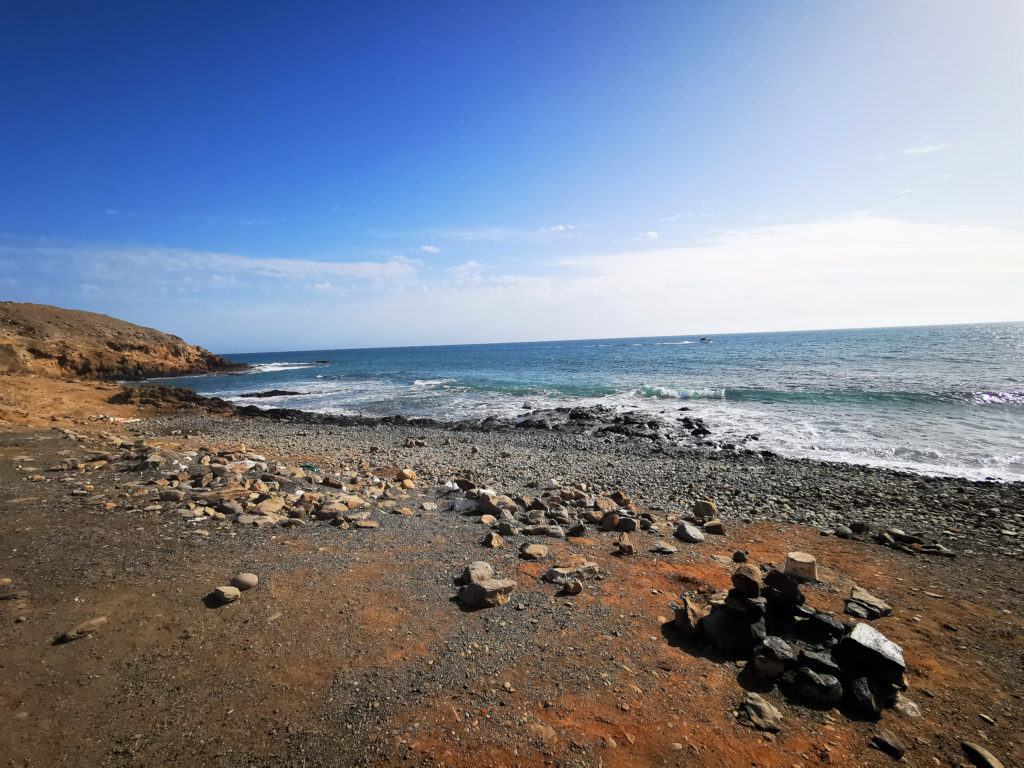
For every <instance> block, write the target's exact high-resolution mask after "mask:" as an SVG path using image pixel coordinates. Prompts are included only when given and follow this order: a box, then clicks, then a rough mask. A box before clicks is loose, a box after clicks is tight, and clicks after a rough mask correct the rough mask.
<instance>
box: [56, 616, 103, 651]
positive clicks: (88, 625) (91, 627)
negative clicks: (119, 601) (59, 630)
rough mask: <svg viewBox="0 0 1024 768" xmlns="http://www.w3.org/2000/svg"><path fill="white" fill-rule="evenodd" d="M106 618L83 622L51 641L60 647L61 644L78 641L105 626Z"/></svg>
mask: <svg viewBox="0 0 1024 768" xmlns="http://www.w3.org/2000/svg"><path fill="white" fill-rule="evenodd" d="M108 618H109V617H107V616H97V617H96V618H94V619H89V620H88V621H83V622H82V623H81V624H77V625H76V626H75V627H73V628H72V629H69V630H68V631H67V632H65V633H64V634H62V635H60V636H59V637H58V638H57V639H56V640H54V641H53V644H54V645H62V644H63V643H70V642H71V641H72V640H80V639H81V638H83V637H86V636H88V635H91V634H92V633H93V632H96V631H97V630H99V629H102V628H103V627H104V626H106V623H107V621H108Z"/></svg>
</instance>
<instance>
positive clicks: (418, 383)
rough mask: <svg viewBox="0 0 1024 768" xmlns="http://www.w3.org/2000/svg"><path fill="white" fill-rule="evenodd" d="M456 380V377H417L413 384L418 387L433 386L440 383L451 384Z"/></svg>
mask: <svg viewBox="0 0 1024 768" xmlns="http://www.w3.org/2000/svg"><path fill="white" fill-rule="evenodd" d="M454 381H455V379H416V381H414V382H413V385H414V386H417V387H433V386H437V385H438V384H451V383H452V382H454Z"/></svg>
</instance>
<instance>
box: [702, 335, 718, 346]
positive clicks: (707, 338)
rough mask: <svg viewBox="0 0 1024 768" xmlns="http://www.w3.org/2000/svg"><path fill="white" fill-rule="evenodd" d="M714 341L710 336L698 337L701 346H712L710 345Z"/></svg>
mask: <svg viewBox="0 0 1024 768" xmlns="http://www.w3.org/2000/svg"><path fill="white" fill-rule="evenodd" d="M714 341H715V340H714V339H712V338H711V337H710V336H701V337H700V343H701V344H712V343H714Z"/></svg>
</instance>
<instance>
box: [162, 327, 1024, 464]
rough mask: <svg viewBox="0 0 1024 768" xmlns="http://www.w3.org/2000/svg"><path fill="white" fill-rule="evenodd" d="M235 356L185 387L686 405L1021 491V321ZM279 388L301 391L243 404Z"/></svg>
mask: <svg viewBox="0 0 1024 768" xmlns="http://www.w3.org/2000/svg"><path fill="white" fill-rule="evenodd" d="M227 357H230V358H231V359H232V360H238V361H241V362H246V363H251V364H253V365H254V366H256V367H255V368H254V369H253V371H252V372H251V373H247V374H243V375H235V376H202V377H188V379H187V382H186V381H181V380H180V379H179V380H174V381H176V382H177V383H179V384H186V383H187V386H189V387H191V388H193V389H195V390H196V391H197V392H200V393H201V394H207V395H217V396H220V397H227V398H233V399H235V400H236V402H238V403H239V404H254V405H258V406H261V407H290V408H301V409H306V410H311V411H319V412H327V413H345V414H364V415H390V414H402V415H406V416H428V417H432V418H437V419H451V420H460V419H478V418H483V417H485V416H488V415H492V414H494V415H502V416H515V415H518V414H521V413H523V412H524V410H525V409H526V408H527V407H531V408H545V407H552V406H556V405H577V404H585V405H593V404H603V405H611V406H616V407H622V408H642V409H645V410H649V411H653V412H658V413H666V414H667V413H670V412H675V411H678V409H679V407H680V406H681V405H684V404H685V405H687V406H689V407H690V408H692V414H691V415H694V416H698V417H700V418H703V419H704V420H705V421H706V422H707V423H708V426H709V427H710V428H711V430H712V432H713V437H714V438H715V439H718V440H729V439H730V438H734V439H738V438H740V437H742V436H743V435H747V434H750V433H756V434H758V435H760V441H759V442H758V443H754V444H753V446H754V447H758V448H762V449H769V450H773V451H776V452H777V453H780V454H782V455H785V456H797V457H809V458H819V459H827V460H835V461H844V462H852V463H859V464H871V465H875V466H887V467H893V468H899V469H907V470H911V471H915V472H920V473H925V474H945V475H957V476H963V477H971V478H977V479H982V478H986V477H991V478H997V479H1002V480H1024V323H1002V324H986V325H959V326H932V327H920V328H880V329H864V330H841V331H804V332H793V333H757V334H730V335H725V336H716V337H715V338H714V340H713V343H710V344H709V343H701V342H700V340H699V337H690V336H681V337H654V338H635V339H592V340H581V341H554V342H531V343H520V344H476V345H464V346H444V347H405V348H389V349H354V350H351V349H350V350H314V351H301V352H268V353H265V354H239V355H227ZM317 361H326V362H317ZM174 381H172V382H171V383H174ZM268 389H291V390H298V391H301V392H303V393H305V394H303V395H302V396H298V397H281V398H265V399H250V398H239V397H238V396H239V395H241V394H243V393H245V392H254V391H262V390H268Z"/></svg>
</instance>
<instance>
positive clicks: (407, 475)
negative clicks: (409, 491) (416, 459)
mask: <svg viewBox="0 0 1024 768" xmlns="http://www.w3.org/2000/svg"><path fill="white" fill-rule="evenodd" d="M396 479H397V480H398V481H399V482H401V481H403V480H415V479H416V473H415V472H413V471H412V470H411V469H401V470H399V471H398V474H397V477H396Z"/></svg>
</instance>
